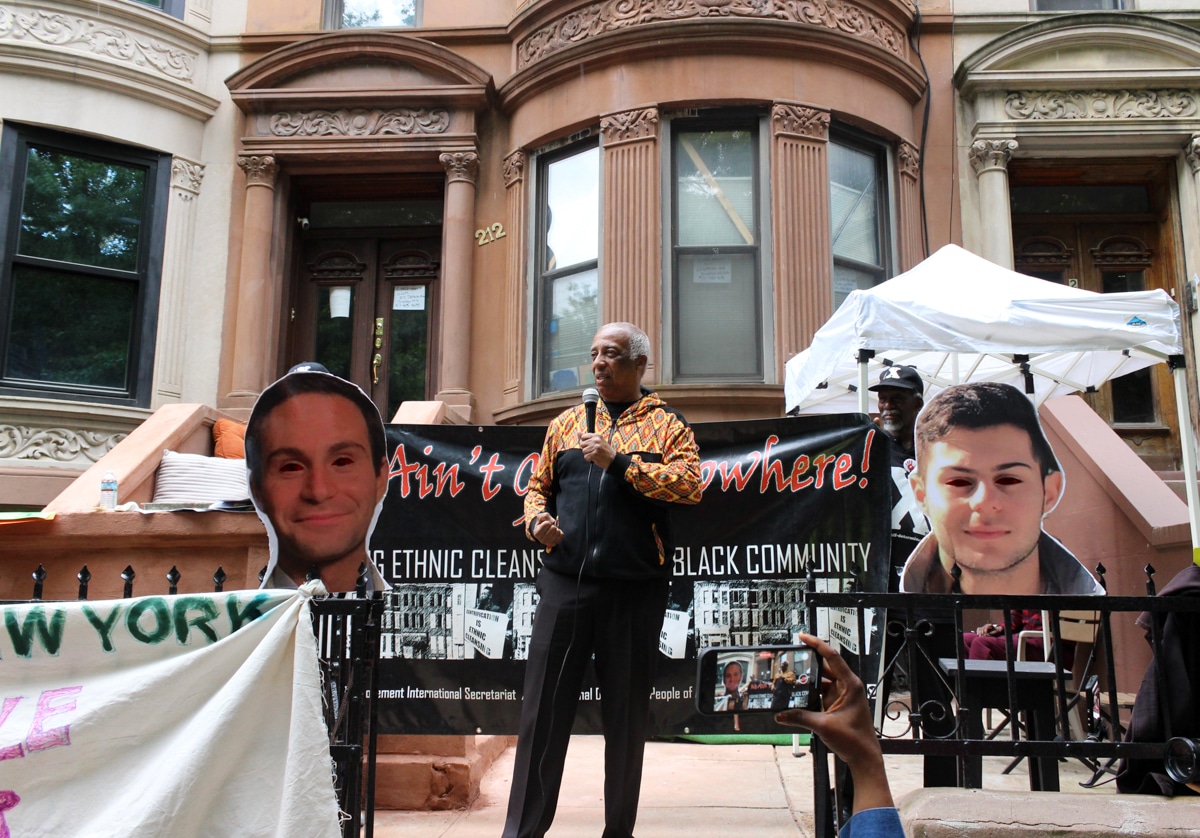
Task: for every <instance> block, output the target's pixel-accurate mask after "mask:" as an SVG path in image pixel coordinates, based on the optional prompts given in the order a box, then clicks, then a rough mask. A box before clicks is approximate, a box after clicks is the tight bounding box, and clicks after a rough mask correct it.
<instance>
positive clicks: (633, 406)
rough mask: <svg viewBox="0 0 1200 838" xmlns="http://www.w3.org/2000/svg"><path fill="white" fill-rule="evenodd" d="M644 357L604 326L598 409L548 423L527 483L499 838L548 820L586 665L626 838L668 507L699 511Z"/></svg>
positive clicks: (689, 463)
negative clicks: (520, 624) (508, 778)
mask: <svg viewBox="0 0 1200 838" xmlns="http://www.w3.org/2000/svg"><path fill="white" fill-rule="evenodd" d="M649 354H650V340H649V338H647V336H646V333H645V332H643V331H642V330H641V329H640V328H638V327H637V326H634V325H633V324H631V323H609V324H608V325H606V326H603V327H601V329H600V331H598V332H597V333H596V337H595V338H594V340H593V341H592V376H593V377H594V378H595V381H596V389H597V390H598V391H599V395H600V398H601V401H600V403H599V404H591V405H589V404H580V405H577V406H576V407H574V408H571V409H570V410H567V411H565V412H564V413H562V414H560V415H559V416H557V417H556V418H555V419H554V421H552V422H551V423H550V427H549V428H548V429H547V431H546V440H545V443H544V444H543V446H542V454H541V459H540V460H539V462H538V466H537V468H536V470H535V471H534V472H533V474H532V475H531V477H530V481H529V491H528V493H527V494H526V496H525V527H526V532H527V533H528V535H529V537H530V538H532V539H534V540H536V541H538V542H540V543H541V544H543V545H544V546H545V548H546V550H545V553H544V554H543V557H542V567H541V569H540V570H539V572H538V577H537V590H538V594H539V596H540V601H539V602H538V606H537V612H536V613H535V615H534V621H533V636H532V638H531V642H530V647H529V660H528V663H527V665H526V668H525V691H524V703H523V704H522V707H521V724H520V730H519V736H518V739H517V753H516V764H515V766H514V768H513V783H512V790H511V792H510V795H509V800H508V819H507V822H506V823H505V825H504V838H528V836H537V837H538V838H540V836H543V835H545V833H546V831H547V830H548V829H549V828H550V824H551V823H552V822H553V820H554V811H555V808H556V806H557V805H558V791H559V786H560V784H561V782H562V772H563V763H564V761H565V760H566V755H567V744H568V743H569V741H570V736H571V727H572V725H573V724H574V721H575V709H576V706H577V704H578V702H579V692H580V689H581V687H582V684H583V676H584V671H585V669H586V667H587V662H588V660H589V659H591V658H592V656H593V655H594V656H595V667H596V677H597V680H598V681H599V685H600V691H601V699H600V714H601V720H602V723H603V727H604V822H605V826H604V833H603V838H629V836H632V835H633V825H634V822H635V821H636V819H637V806H638V794H639V792H640V789H641V783H642V753H643V751H644V749H645V744H646V731H647V725H648V722H649V714H650V690H651V688H652V686H653V683H654V674H655V670H656V669H657V661H658V655H659V652H658V637H659V632H660V631H661V629H662V622H663V614H664V611H665V610H666V604H667V590H668V585H669V584H670V581H669V579H670V572H671V555H672V552H673V546H672V541H671V526H670V514H671V507H672V505H673V504H678V503H683V504H694V503H698V502H699V501H700V491H701V485H700V457H699V452H698V450H697V448H696V440H695V437H694V436H693V435H692V430H691V428H689V427H688V424H687V422H686V421H685V420H684V418H683V416H681V415H680V414H679V413H678V412H677V411H675V410H672V409H671V408H669V407H667V406H666V404H665V403H664V402H663V400H662V399H660V398H659V397H658V396H656V395H655V394H653V393H651V392H650V391H649V390H646V389H644V388H643V387H642V386H641V382H642V376H643V375H644V374H645V372H646V362H647V360H648V358H649ZM593 411H594V412H593ZM593 423H594V424H593Z"/></svg>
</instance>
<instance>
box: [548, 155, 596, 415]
mask: <svg viewBox="0 0 1200 838" xmlns="http://www.w3.org/2000/svg"><path fill="white" fill-rule="evenodd" d="M537 185H538V188H537V195H538V203H537V207H538V209H537V217H538V226H537V230H538V237H537V245H536V258H535V262H536V266H535V270H536V273H537V278H536V285H537V288H538V293H537V302H536V306H537V313H536V317H537V324H538V330H537V335H536V338H535V340H536V342H537V345H538V354H537V357H538V378H537V380H538V389H539V390H540V392H542V393H551V392H557V391H561V390H571V389H575V388H579V387H585V386H587V385H588V384H590V383H591V381H592V372H591V347H592V337H593V336H594V335H595V334H596V331H597V329H599V327H600V305H599V297H600V267H599V255H600V148H599V146H598V145H597V144H596V143H594V142H591V143H587V144H584V145H573V146H570V147H568V148H567V149H565V150H562V151H556V152H550V153H547V154H544V155H542V156H541V157H540V159H539V163H538V181H537Z"/></svg>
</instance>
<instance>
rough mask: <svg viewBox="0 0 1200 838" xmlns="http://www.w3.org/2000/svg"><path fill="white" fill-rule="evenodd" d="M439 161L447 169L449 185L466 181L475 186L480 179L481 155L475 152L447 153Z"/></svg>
mask: <svg viewBox="0 0 1200 838" xmlns="http://www.w3.org/2000/svg"><path fill="white" fill-rule="evenodd" d="M438 161H439V162H440V163H441V164H442V165H443V166H444V167H445V168H446V181H447V182H448V183H453V182H454V181H456V180H465V181H466V182H467V183H472V184H473V183H475V181H476V180H478V178H479V155H478V154H476V153H475V152H473V151H456V152H447V153H446V154H443V155H441V156H440V157H438Z"/></svg>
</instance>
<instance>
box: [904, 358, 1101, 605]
mask: <svg viewBox="0 0 1200 838" xmlns="http://www.w3.org/2000/svg"><path fill="white" fill-rule="evenodd" d="M916 449H917V450H916V454H917V469H916V471H915V472H914V473H913V474H912V475H911V477H910V482H911V486H912V490H913V495H914V497H915V499H916V501H917V503H918V505H919V506H920V508H921V510H922V511H923V512H924V513H925V516H926V517H927V518H928V519H929V524H930V529H931V532H930V534H929V535H928V536H926V537H925V538H924V539H923V540H922V541H921V542H920V543H919V544H918V545H917V547H916V548H915V549H914V550H913V553H912V555H911V556H910V557H909V559H908V562H907V563H906V564H905V566H904V572H903V574H902V577H901V584H900V589H901V591H903V592H918V593H919V592H925V593H947V592H950V591H952V590H953V575H952V574H953V570H954V568H955V567H957V568H958V570H959V571H960V573H961V576H960V578H959V587H960V589H961V591H962V592H963V593H966V594H1041V593H1056V594H1094V593H1102V592H1103V589H1102V588H1101V587H1100V586H1099V584H1098V583H1097V582H1096V581H1095V579H1094V578H1092V575H1091V574H1090V573H1088V571H1087V569H1086V568H1084V566H1083V565H1082V564H1081V563H1080V562H1079V560H1078V559H1076V558H1075V556H1073V555H1071V553H1070V552H1069V551H1068V550H1067V549H1066V548H1064V547H1063V546H1062V545H1061V544H1060V543H1059V542H1058V541H1056V540H1055V539H1053V538H1051V537H1050V536H1049V535H1047V534H1046V533H1045V532H1044V531H1043V530H1042V518H1043V517H1044V516H1045V515H1046V514H1047V513H1049V512H1050V511H1051V510H1052V509H1054V507H1055V505H1056V504H1057V503H1058V501H1059V499H1060V498H1061V497H1062V493H1063V488H1064V478H1063V473H1062V469H1061V467H1060V466H1059V464H1058V460H1057V459H1056V458H1055V456H1054V451H1053V450H1052V449H1051V448H1050V444H1049V442H1047V440H1046V437H1045V435H1044V434H1043V432H1042V428H1041V423H1040V422H1039V421H1038V418H1037V411H1036V409H1035V408H1034V407H1033V405H1032V403H1030V401H1029V399H1028V397H1027V396H1025V394H1023V393H1022V392H1021V391H1019V390H1017V389H1016V388H1015V387H1012V386H1011V385H1008V384H997V383H994V382H981V383H975V384H960V385H955V386H953V387H948V388H946V389H945V390H943V391H942V392H941V393H938V394H937V395H936V396H935V397H934V398H933V399H931V400H930V402H929V404H928V405H926V407H925V409H924V410H923V411H922V412H921V414H920V416H918V417H917V425H916Z"/></svg>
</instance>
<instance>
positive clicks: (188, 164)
mask: <svg viewBox="0 0 1200 838" xmlns="http://www.w3.org/2000/svg"><path fill="white" fill-rule="evenodd" d="M203 181H204V166H203V165H202V164H200V163H194V162H192V161H191V160H185V159H184V158H182V157H176V158H174V159H173V160H172V161H171V198H170V201H169V203H168V205H167V240H166V248H165V251H164V253H163V268H162V283H161V285H160V287H159V298H158V300H159V301H158V341H157V343H158V346H157V348H156V349H155V352H154V378H155V381H154V401H153V403H152V404H151V407H154V408H157V407H159V406H161V405H163V404H166V403H168V402H177V401H179V400H180V398H181V397H182V395H183V373H184V357H185V351H184V342H185V339H186V336H187V325H186V324H187V316H188V305H187V285H188V280H187V277H188V271H189V269H190V268H191V266H192V247H193V241H194V239H195V233H196V231H195V227H196V198H197V197H198V196H199V195H200V184H201V183H203Z"/></svg>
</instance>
